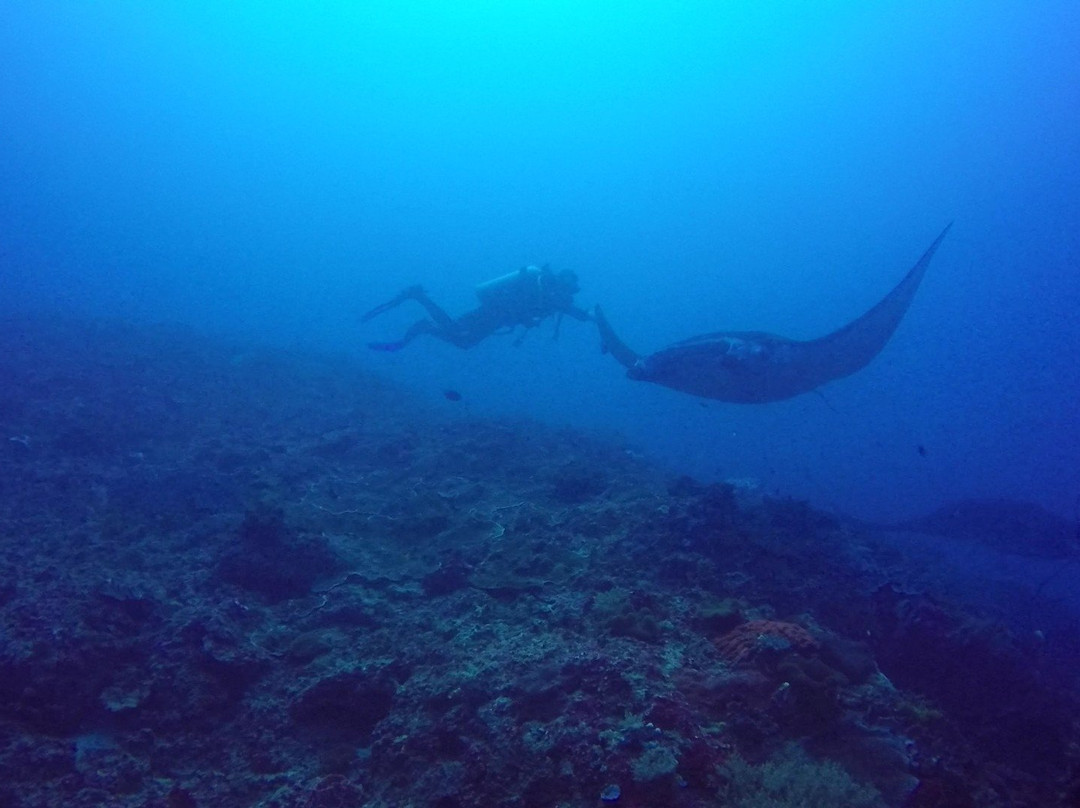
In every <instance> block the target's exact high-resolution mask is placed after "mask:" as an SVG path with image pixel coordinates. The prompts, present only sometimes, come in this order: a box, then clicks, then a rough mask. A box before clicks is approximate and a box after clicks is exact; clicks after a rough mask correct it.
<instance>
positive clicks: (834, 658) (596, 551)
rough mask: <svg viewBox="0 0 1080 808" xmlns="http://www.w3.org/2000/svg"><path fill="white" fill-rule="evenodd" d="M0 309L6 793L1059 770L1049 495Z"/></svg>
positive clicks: (810, 798)
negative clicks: (777, 471)
mask: <svg viewBox="0 0 1080 808" xmlns="http://www.w3.org/2000/svg"><path fill="white" fill-rule="evenodd" d="M0 335H2V344H3V345H4V346H5V348H4V350H3V352H0V437H2V439H3V441H2V446H0V467H2V474H0V564H2V573H3V574H2V578H0V617H2V622H0V631H2V633H0V771H2V772H3V777H2V778H0V806H3V807H4V808H7V807H8V806H11V807H12V808H15V807H18V808H30V807H31V806H34V807H36V806H65V807H66V808H76V807H78V806H125V807H127V806H133V807H134V806H163V807H167V808H191V807H192V806H200V807H201V806H260V807H262V808H271V807H273V808H286V807H288V808H329V807H330V806H371V807H372V808H374V807H375V806H379V807H381V806H395V807H400V806H433V807H434V808H463V807H464V806H491V807H492V808H503V807H505V808H510V806H522V807H524V806H530V807H531V806H536V807H537V808H539V807H540V806H597V805H615V806H630V807H635V806H636V807H638V808H640V807H641V806H668V805H670V806H685V807H686V808H698V807H699V806H744V807H748V806H774V808H775V806H788V805H791V806H796V805H801V806H845V805H849V806H881V805H887V806H917V807H918V808H927V807H928V806H941V807H942V808H944V807H945V806H948V807H949V808H963V806H1056V805H1062V806H1068V805H1080V785H1078V784H1080V778H1078V776H1080V771H1078V769H1077V763H1078V756H1080V746H1078V743H1077V742H1078V740H1080V733H1078V728H1077V727H1078V725H1077V719H1078V718H1080V709H1078V707H1080V701H1078V683H1077V678H1076V669H1077V666H1076V661H1077V659H1078V657H1080V633H1078V631H1077V619H1076V618H1077V612H1078V607H1077V604H1076V600H1075V595H1073V594H1072V589H1073V587H1072V582H1073V581H1075V580H1076V576H1077V570H1078V568H1080V565H1078V564H1077V562H1076V560H1075V558H1074V557H1073V556H1072V555H1071V552H1072V548H1071V546H1070V543H1069V541H1068V538H1069V535H1070V534H1069V533H1068V531H1069V530H1070V529H1074V528H1073V527H1072V526H1069V525H1064V526H1060V525H1058V524H1057V523H1055V522H1054V520H1053V519H1052V518H1051V517H1050V516H1049V515H1037V516H1038V518H1042V517H1044V516H1045V519H1046V521H1045V523H1044V522H1038V523H1037V524H1035V523H1032V522H1031V521H1030V520H1028V519H1027V517H1024V518H1023V519H1022V520H1021V521H1023V522H1024V523H1025V524H1026V525H1027V534H1026V535H1024V536H1020V535H1017V536H1016V541H1015V542H1011V541H1010V537H1011V536H1012V535H1013V534H1012V533H1011V532H1010V531H1011V528H1010V527H1009V521H1008V519H1004V520H1002V519H996V518H995V523H996V524H998V525H999V526H1003V527H1001V529H999V530H996V531H995V532H994V535H993V537H992V539H993V540H992V541H991V540H990V538H991V537H989V536H984V535H982V533H981V532H980V530H979V529H975V530H971V529H968V530H967V531H966V532H965V531H964V530H960V529H956V530H953V529H952V527H953V526H951V525H950V524H949V523H948V520H945V521H944V522H942V520H940V519H938V520H936V521H935V520H934V519H928V520H927V521H926V522H924V523H921V524H910V525H906V526H904V528H903V529H902V530H901V529H894V530H884V529H881V528H871V527H868V526H865V525H860V524H857V523H855V522H854V521H853V520H848V519H845V518H843V517H841V516H836V515H830V514H824V513H821V512H818V511H816V510H814V509H813V508H811V507H810V506H808V505H807V504H805V503H802V502H798V501H793V500H789V499H782V498H780V499H778V498H771V497H766V496H762V495H761V494H760V493H759V492H757V491H755V490H753V489H752V488H745V487H736V486H731V485H719V484H711V485H704V484H700V483H698V482H696V481H694V480H692V479H689V478H686V477H679V476H678V475H675V474H672V473H670V472H669V471H667V470H665V469H663V468H659V467H657V466H655V465H652V464H651V463H650V462H649V460H648V458H643V457H641V456H640V455H638V454H636V453H634V452H632V451H630V450H629V449H628V448H627V447H626V446H625V445H622V444H620V441H619V440H618V439H617V438H613V437H610V436H608V437H603V438H600V437H596V436H589V435H584V434H579V433H575V432H572V431H568V430H560V429H554V428H551V427H547V426H545V425H543V424H538V423H531V422H505V421H495V420H476V419H472V418H470V417H468V416H467V414H465V413H466V411H465V410H464V409H463V408H462V407H460V406H456V404H457V402H452V401H447V402H445V406H442V407H433V406H431V404H430V402H428V403H419V401H418V400H417V399H416V398H415V397H413V396H412V395H411V394H410V393H409V392H408V391H404V390H400V389H397V388H395V387H393V386H392V385H389V384H387V383H385V382H383V381H380V380H379V379H377V378H373V377H372V376H370V375H369V374H368V373H367V372H366V371H364V370H363V369H362V368H361V367H360V365H358V364H357V363H356V362H355V361H354V360H352V359H348V358H342V357H329V356H325V355H314V354H300V353H288V352H284V351H281V350H279V349H269V348H260V347H258V346H254V345H246V344H238V343H235V342H232V343H230V342H225V341H222V340H215V339H210V338H207V337H204V336H200V335H198V334H195V333H192V332H189V331H185V330H183V329H180V328H166V327H144V326H131V325H123V324H119V323H112V322H93V321H80V320H62V321H57V320H44V319H9V320H6V321H4V322H3V323H2V324H0ZM1016 513H1020V514H1033V513H1034V512H1031V511H1024V510H1022V509H1021V510H1018V511H1016ZM1032 518H1035V517H1034V516H1033V517H1032ZM966 524H968V526H969V527H970V526H971V525H975V526H976V527H977V526H978V525H979V524H980V523H979V521H978V519H971V520H968V521H967V522H966ZM983 524H985V522H984V523H983ZM1033 524H1035V526H1034V527H1032V525H1033ZM957 527H963V526H957ZM1015 527H1016V530H1017V532H1018V534H1019V533H1020V532H1023V530H1022V529H1021V528H1024V525H1020V524H1019V522H1018V523H1017V524H1016V525H1015ZM1059 527H1060V529H1061V531H1064V532H1062V533H1061V534H1060V535H1057V534H1055V535H1054V536H1050V535H1049V534H1051V533H1054V531H1055V530H1058V529H1059ZM934 531H938V535H935V533H934ZM1033 531H1034V533H1037V534H1038V535H1037V536H1036V538H1035V542H1034V544H1033V541H1032V535H1031V534H1032V532H1033ZM984 532H985V531H984ZM941 534H947V535H941ZM1072 535H1073V537H1074V538H1075V533H1074V534H1072ZM1039 536H1042V537H1043V538H1046V541H1045V542H1042V544H1043V545H1045V546H1039V541H1038V539H1039Z"/></svg>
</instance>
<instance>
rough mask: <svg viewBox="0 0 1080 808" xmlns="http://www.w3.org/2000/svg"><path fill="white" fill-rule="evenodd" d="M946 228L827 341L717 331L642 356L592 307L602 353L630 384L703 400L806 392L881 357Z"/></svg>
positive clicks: (762, 399) (744, 400) (760, 399)
mask: <svg viewBox="0 0 1080 808" xmlns="http://www.w3.org/2000/svg"><path fill="white" fill-rule="evenodd" d="M950 227H952V223H951V222H950V223H949V224H948V225H946V227H945V229H944V230H942V231H941V235H939V236H938V237H937V238H936V239H934V243H933V244H931V245H930V246H929V247H928V248H927V250H926V252H924V253H923V255H922V258H920V259H919V260H918V262H917V263H916V264H915V266H913V267H912V268H911V270H910V271H909V272H908V274H907V275H905V276H904V278H903V280H901V281H900V283H898V284H897V285H896V288H894V289H893V290H892V291H891V292H889V294H887V295H886V296H885V297H884V298H883V299H882V300H881V301H880V302H879V303H878V304H877V305H876V306H874V307H873V308H872V309H870V311H868V312H866V314H864V315H862V317H859V318H858V319H856V320H852V321H851V322H850V323H848V324H847V325H845V326H843V327H842V328H839V329H837V330H836V331H833V332H832V333H831V334H828V335H827V336H824V337H819V338H818V339H814V340H808V341H800V340H793V339H788V338H787V337H780V336H777V335H775V334H767V333H764V332H760V331H717V332H715V333H712V334H702V335H701V336H698V337H691V338H690V339H685V340H683V341H682V342H677V343H675V344H674V345H671V346H670V347H667V348H664V349H663V350H660V351H657V352H656V353H653V354H649V355H647V356H641V355H640V354H637V353H635V352H634V351H633V350H631V349H630V348H629V347H627V345H626V343H624V342H623V341H622V340H621V339H619V338H618V336H616V334H615V332H614V331H613V330H612V328H611V324H610V323H609V322H608V320H607V318H606V317H605V316H604V313H603V311H601V310H600V308H599V306H598V307H597V308H596V311H595V316H596V323H597V326H598V327H599V329H600V338H601V345H602V349H603V351H604V352H605V353H610V354H611V355H612V356H613V357H615V359H616V360H618V361H619V362H620V363H621V364H622V365H624V366H625V367H626V368H627V373H626V375H627V376H629V377H630V378H631V379H636V380H638V381H644V382H652V383H653V384H659V385H663V386H664V387H670V388H671V389H672V390H679V391H681V392H683V393H690V394H691V395H695V396H701V397H702V398H712V399H716V400H717V401H730V402H734V403H739V404H764V403H766V402H769V401H782V400H783V399H786V398H793V397H794V396H797V395H800V394H802V393H809V392H811V391H813V390H816V389H817V388H818V387H820V386H821V385H823V384H825V383H826V382H831V381H833V380H834V379H841V378H843V377H845V376H850V375H851V374H852V373H854V372H855V371H857V370H861V369H862V368H864V367H866V366H867V365H868V364H870V361H871V360H872V359H873V358H874V357H875V356H877V355H878V354H879V353H880V352H881V349H882V348H884V347H885V344H886V343H887V342H888V341H889V338H890V337H892V335H893V332H894V331H896V328H897V326H898V325H900V321H901V320H902V319H903V317H904V313H905V312H907V310H908V306H910V305H911V300H912V298H914V297H915V291H916V290H917V289H918V288H919V283H920V282H921V281H922V279H923V275H925V274H926V268H927V267H928V266H929V265H930V259H931V258H933V257H934V253H935V252H936V251H937V248H938V246H939V245H940V244H941V241H942V239H944V238H945V234H946V233H948V232H949V228H950Z"/></svg>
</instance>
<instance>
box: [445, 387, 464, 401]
mask: <svg viewBox="0 0 1080 808" xmlns="http://www.w3.org/2000/svg"><path fill="white" fill-rule="evenodd" d="M443 395H444V396H446V400H447V401H461V393H459V392H458V391H457V390H443Z"/></svg>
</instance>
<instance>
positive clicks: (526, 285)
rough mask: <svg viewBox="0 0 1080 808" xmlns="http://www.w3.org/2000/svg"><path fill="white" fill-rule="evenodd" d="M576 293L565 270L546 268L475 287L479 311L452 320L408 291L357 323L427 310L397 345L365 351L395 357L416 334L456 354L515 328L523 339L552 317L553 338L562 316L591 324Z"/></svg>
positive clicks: (418, 292)
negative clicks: (412, 306)
mask: <svg viewBox="0 0 1080 808" xmlns="http://www.w3.org/2000/svg"><path fill="white" fill-rule="evenodd" d="M577 292H578V281H577V275H576V274H575V273H573V272H571V271H570V270H562V271H561V272H552V271H551V269H549V268H548V267H547V266H544V267H542V268H541V267H535V266H527V267H522V268H521V269H519V270H518V271H516V272H510V273H508V274H506V275H502V276H500V277H498V278H494V279H493V280H490V281H487V282H486V283H482V284H480V285H479V286H477V287H476V296H477V297H478V298H479V299H480V305H479V306H477V307H476V308H475V309H472V310H471V311H467V312H465V313H464V314H462V315H461V316H460V317H458V318H457V319H455V318H453V317H451V316H450V315H449V314H447V313H446V312H445V311H444V310H443V309H442V307H440V306H439V305H437V304H436V303H435V302H434V301H433V300H432V299H431V298H430V297H428V296H427V293H426V292H425V291H424V290H423V289H422V288H421V287H420V286H410V287H409V288H408V289H405V290H404V291H403V292H401V293H400V294H398V295H397V296H396V297H394V298H393V299H391V300H388V301H387V302H386V303H383V304H382V305H380V306H376V307H375V308H373V309H372V310H371V311H369V312H367V313H365V314H364V315H363V316H361V318H360V321H361V322H364V323H366V322H368V321H369V320H371V319H373V318H374V317H377V316H378V315H380V314H382V313H383V312H385V311H389V310H390V309H392V308H394V307H395V306H398V305H400V304H402V303H404V302H405V301H406V300H415V301H416V302H417V303H419V304H420V305H421V306H423V307H424V308H425V309H426V310H427V313H428V317H425V318H424V319H423V320H418V321H417V322H415V323H413V324H412V326H411V327H410V328H409V330H408V331H406V332H405V335H404V336H403V337H402V338H401V339H399V340H397V341H395V342H369V343H368V347H369V348H371V349H372V350H373V351H400V350H401V349H402V348H404V347H405V346H406V345H408V344H409V343H410V342H412V341H413V340H414V339H416V338H417V337H419V336H420V335H421V334H430V335H431V336H433V337H436V338H438V339H441V340H443V341H445V342H449V343H450V344H451V345H456V346H457V347H458V348H466V349H467V348H471V347H473V346H474V345H476V344H477V343H479V342H480V341H482V340H483V339H484V338H486V337H488V336H490V335H492V334H494V333H496V332H502V333H507V332H510V331H513V330H514V329H515V328H516V327H517V326H519V325H520V326H524V327H525V333H528V329H530V328H533V327H535V326H537V325H539V324H540V323H541V322H542V321H544V320H546V319H547V318H548V317H550V316H552V315H554V316H555V336H556V337H558V335H559V325H560V324H561V323H562V317H563V315H564V314H566V315H569V316H570V317H573V318H574V319H575V320H581V321H583V322H586V321H590V320H592V315H591V314H589V313H588V312H587V311H584V310H582V309H580V308H578V307H577V306H576V305H574V295H575V294H577ZM429 318H430V319H429ZM524 338H525V334H524V333H523V334H522V335H521V336H520V337H518V338H517V339H516V340H515V341H514V344H515V345H518V344H520V343H521V341H522V340H523V339H524Z"/></svg>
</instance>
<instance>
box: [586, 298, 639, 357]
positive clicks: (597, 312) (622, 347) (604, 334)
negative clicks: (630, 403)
mask: <svg viewBox="0 0 1080 808" xmlns="http://www.w3.org/2000/svg"><path fill="white" fill-rule="evenodd" d="M593 318H594V319H595V320H596V327H597V328H598V329H600V350H601V351H603V352H604V353H610V354H611V355H612V356H614V357H615V359H616V361H618V362H619V364H621V365H622V366H623V367H625V368H626V369H627V370H629V369H630V368H633V367H634V366H635V365H637V361H638V359H640V358H641V356H640V354H637V353H635V352H634V351H633V350H631V349H630V348H629V347H628V346H627V344H626V343H625V342H623V341H622V340H621V339H619V337H618V336H617V335H616V334H615V332H614V331H613V330H612V329H611V323H609V322H608V321H607V317H605V316H604V312H603V310H602V309H601V308H600V307H599V306H597V307H596V308H595V309H594V310H593Z"/></svg>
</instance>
